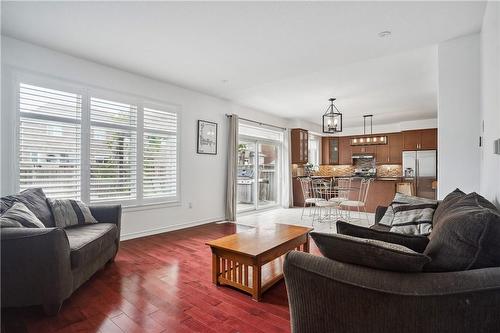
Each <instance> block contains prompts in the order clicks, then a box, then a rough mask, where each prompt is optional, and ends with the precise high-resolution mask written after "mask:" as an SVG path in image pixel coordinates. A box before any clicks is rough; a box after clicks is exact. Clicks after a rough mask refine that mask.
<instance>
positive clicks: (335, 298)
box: [284, 192, 500, 333]
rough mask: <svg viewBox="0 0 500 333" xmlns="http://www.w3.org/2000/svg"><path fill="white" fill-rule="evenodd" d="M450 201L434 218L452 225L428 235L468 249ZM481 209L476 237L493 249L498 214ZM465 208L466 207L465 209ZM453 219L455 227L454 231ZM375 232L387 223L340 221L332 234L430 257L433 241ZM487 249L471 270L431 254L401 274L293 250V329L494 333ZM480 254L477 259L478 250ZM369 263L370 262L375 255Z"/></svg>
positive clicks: (499, 293)
mask: <svg viewBox="0 0 500 333" xmlns="http://www.w3.org/2000/svg"><path fill="white" fill-rule="evenodd" d="M454 193H455V192H454ZM450 195H451V194H450ZM477 197H479V196H476V198H477ZM483 199H484V198H483ZM481 200H482V199H481ZM481 200H479V201H481ZM477 201H478V200H477V199H476V202H477ZM453 204H454V205H455V206H453V207H452V205H451V204H450V203H449V202H448V203H446V202H445V203H444V205H447V206H442V207H441V209H440V211H439V213H438V216H436V218H437V219H441V220H442V221H445V222H444V223H451V224H452V226H453V228H451V229H450V230H451V234H452V235H451V236H452V238H449V237H448V236H442V235H438V234H437V233H442V232H443V230H444V229H445V227H444V226H443V225H435V226H434V229H433V231H432V232H431V235H430V238H431V239H432V238H434V242H437V241H439V240H440V238H441V239H448V240H451V241H452V242H454V243H452V245H457V244H460V242H462V241H464V242H467V243H469V244H463V246H464V247H466V246H469V245H471V244H470V240H467V239H462V237H461V235H460V232H459V226H458V224H457V221H459V219H460V216H459V213H457V211H459V210H460V208H457V207H456V202H454V203H453ZM480 204H484V202H481V203H480ZM439 205H443V203H440V204H439ZM486 206H488V208H485V209H486V211H487V212H489V213H488V214H490V217H492V218H491V219H490V221H489V222H488V223H489V225H487V227H486V229H485V230H484V232H483V233H481V237H480V238H481V239H477V241H478V242H479V244H480V245H481V246H485V247H489V248H491V250H492V251H496V252H495V253H498V248H496V246H497V245H496V244H498V243H500V238H498V233H499V230H500V229H499V223H500V219H499V216H500V215H498V214H500V213H498V211H496V212H495V209H494V207H492V205H491V203H490V205H488V204H486ZM467 209H469V211H472V209H471V208H470V207H469V208H467ZM382 210H384V209H383V208H381V209H379V214H378V216H377V221H380V218H381V215H383V214H382ZM447 214H448V215H447ZM465 214H467V211H466V212H465ZM435 215H436V213H435ZM462 217H463V216H462ZM483 217H484V216H481V215H475V216H474V217H472V216H471V220H470V222H471V223H470V226H468V228H469V229H467V230H466V232H467V233H469V234H472V233H473V232H474V230H473V228H474V227H475V226H479V224H481V223H482V221H481V220H480V219H481V218H483ZM477 218H479V219H477ZM462 222H463V220H462ZM434 223H436V221H434ZM441 224H443V222H442V223H441ZM453 224H456V225H457V227H456V228H454V225H453ZM462 224H463V223H462ZM465 225H466V226H467V223H465ZM377 229H378V230H377ZM380 229H387V228H382V226H381V227H380V228H376V229H373V228H372V229H370V228H364V227H359V226H355V225H350V224H348V223H345V222H340V221H339V222H337V232H338V233H339V234H341V235H339V236H337V237H346V235H349V236H347V237H351V236H354V237H356V239H360V238H362V239H364V240H365V241H371V240H376V241H383V242H387V243H390V244H397V246H399V245H402V246H405V247H406V248H408V249H412V250H413V251H415V252H416V253H426V254H428V255H430V256H432V255H433V254H435V253H430V251H429V248H428V247H429V246H431V245H432V246H433V245H434V244H430V240H429V237H426V236H408V235H402V234H396V233H391V232H387V231H382V230H380ZM455 232H456V234H454V233H455ZM433 234H434V235H433ZM433 236H434V237H433ZM446 237H448V238H446ZM453 237H455V239H453ZM495 239H496V241H495ZM432 246H431V247H432ZM445 247H446V244H444V245H443V246H442V248H435V247H433V248H432V251H434V252H435V251H441V250H444V248H445ZM473 248H474V247H473ZM478 250H479V251H482V250H489V249H488V248H486V249H478ZM477 253H479V252H477ZM491 253H493V252H490V253H487V255H486V259H485V258H483V259H482V261H477V258H474V257H472V260H474V262H473V263H472V264H471V265H470V267H467V268H463V269H459V270H457V269H455V270H453V269H450V270H449V271H446V269H440V267H439V266H438V265H437V264H441V263H443V262H442V259H443V258H442V257H443V256H441V257H440V256H439V254H436V257H437V259H436V262H435V263H434V266H432V265H430V264H429V267H430V269H429V270H423V271H420V272H402V271H394V270H384V269H377V268H373V267H368V266H371V265H360V264H354V263H352V262H346V261H341V260H332V259H330V258H326V257H322V256H316V255H312V254H309V253H302V252H297V251H292V252H290V253H289V254H288V255H287V256H286V259H285V262H284V275H285V281H286V285H287V291H288V299H289V304H290V315H291V325H292V332H294V333H306V332H315V333H322V332H342V333H351V332H373V333H377V332H384V333H385V332H407V333H408V332H410V333H411V332H415V333H417V332H426V333H427V332H436V333H437V332H439V333H443V332H454V333H460V332H463V333H465V332H500V264H499V260H500V257H499V256H491ZM365 254H367V255H368V254H369V253H365ZM455 255H456V257H455V258H454V256H455ZM461 255H462V254H461V253H456V254H449V253H446V256H445V259H446V258H448V259H449V260H448V262H446V260H445V261H444V266H446V265H448V264H450V265H451V264H454V263H455V264H458V263H459V262H460V260H461V258H458V256H461ZM479 256H483V257H484V253H483V254H479ZM350 259H352V258H350ZM379 260H380V257H379ZM429 260H430V259H429ZM362 261H363V260H362ZM367 261H368V262H369V260H366V259H365V260H364V262H367ZM431 262H432V261H431ZM370 264H374V265H373V266H376V265H377V259H376V258H374V259H373V260H372V262H371V263H370ZM478 267H481V268H478Z"/></svg>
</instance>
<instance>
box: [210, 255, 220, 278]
mask: <svg viewBox="0 0 500 333" xmlns="http://www.w3.org/2000/svg"><path fill="white" fill-rule="evenodd" d="M219 262H220V260H219V257H218V256H217V255H216V254H215V253H212V282H213V283H214V284H216V285H219V275H220V263H219Z"/></svg>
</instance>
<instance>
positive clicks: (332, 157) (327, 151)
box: [321, 136, 340, 165]
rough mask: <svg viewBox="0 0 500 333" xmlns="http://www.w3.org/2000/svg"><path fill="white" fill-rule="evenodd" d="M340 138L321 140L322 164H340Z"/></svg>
mask: <svg viewBox="0 0 500 333" xmlns="http://www.w3.org/2000/svg"><path fill="white" fill-rule="evenodd" d="M339 148H340V145H339V138H336V137H328V136H326V137H323V138H322V139H321V152H322V154H321V162H322V163H321V164H330V165H331V164H339Z"/></svg>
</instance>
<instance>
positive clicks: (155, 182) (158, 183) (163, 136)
mask: <svg viewBox="0 0 500 333" xmlns="http://www.w3.org/2000/svg"><path fill="white" fill-rule="evenodd" d="M143 139H144V149H143V154H144V161H143V196H144V198H157V197H176V196H177V113H175V112H173V111H168V110H156V109H151V108H144V138H143Z"/></svg>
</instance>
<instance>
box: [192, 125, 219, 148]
mask: <svg viewBox="0 0 500 333" xmlns="http://www.w3.org/2000/svg"><path fill="white" fill-rule="evenodd" d="M217 132H218V124H217V123H214V122H211V121H207V120H198V140H197V144H196V151H197V153H198V154H207V155H217V137H218V133H217Z"/></svg>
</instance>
